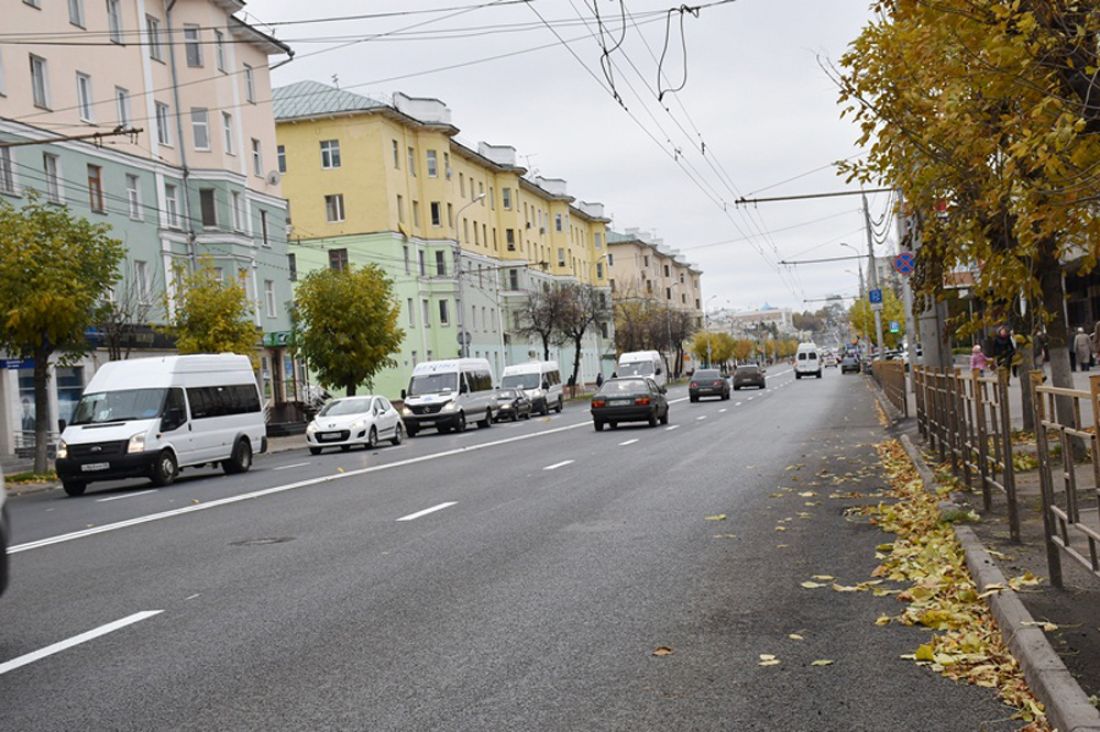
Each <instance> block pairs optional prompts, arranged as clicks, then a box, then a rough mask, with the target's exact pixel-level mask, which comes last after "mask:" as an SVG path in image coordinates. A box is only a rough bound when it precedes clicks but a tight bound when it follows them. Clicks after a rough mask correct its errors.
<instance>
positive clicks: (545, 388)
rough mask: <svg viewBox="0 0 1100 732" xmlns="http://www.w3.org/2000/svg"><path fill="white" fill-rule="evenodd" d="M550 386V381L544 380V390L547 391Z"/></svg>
mask: <svg viewBox="0 0 1100 732" xmlns="http://www.w3.org/2000/svg"><path fill="white" fill-rule="evenodd" d="M549 388H550V382H549V381H544V382H542V389H543V391H546V390H547V389H549Z"/></svg>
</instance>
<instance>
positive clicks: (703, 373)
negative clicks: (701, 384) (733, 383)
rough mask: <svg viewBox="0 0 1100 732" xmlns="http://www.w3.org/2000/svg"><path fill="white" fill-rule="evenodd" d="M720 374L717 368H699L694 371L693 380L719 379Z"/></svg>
mask: <svg viewBox="0 0 1100 732" xmlns="http://www.w3.org/2000/svg"><path fill="white" fill-rule="evenodd" d="M720 378H722V374H721V373H719V372H718V369H699V370H698V371H696V372H695V380H696V381H701V380H702V379H720Z"/></svg>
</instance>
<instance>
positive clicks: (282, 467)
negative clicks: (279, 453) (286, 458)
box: [272, 463, 313, 470]
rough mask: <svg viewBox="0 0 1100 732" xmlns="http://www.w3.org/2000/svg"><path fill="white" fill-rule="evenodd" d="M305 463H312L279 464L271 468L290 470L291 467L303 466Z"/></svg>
mask: <svg viewBox="0 0 1100 732" xmlns="http://www.w3.org/2000/svg"><path fill="white" fill-rule="evenodd" d="M306 465H313V463H291V464H290V465H280V466H279V467H277V468H272V470H290V469H291V468H304V467H305V466H306Z"/></svg>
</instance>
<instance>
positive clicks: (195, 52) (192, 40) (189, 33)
mask: <svg viewBox="0 0 1100 732" xmlns="http://www.w3.org/2000/svg"><path fill="white" fill-rule="evenodd" d="M183 46H184V49H185V50H186V52H187V65H188V66H191V67H199V66H202V44H201V43H200V42H199V27H198V26H197V25H184V26H183Z"/></svg>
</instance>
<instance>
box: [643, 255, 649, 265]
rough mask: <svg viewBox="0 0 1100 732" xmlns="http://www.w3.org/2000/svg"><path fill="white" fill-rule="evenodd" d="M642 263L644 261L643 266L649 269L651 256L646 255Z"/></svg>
mask: <svg viewBox="0 0 1100 732" xmlns="http://www.w3.org/2000/svg"><path fill="white" fill-rule="evenodd" d="M642 261H643V266H646V267H648V266H649V255H648V254H646V255H645V256H643V257H642Z"/></svg>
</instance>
